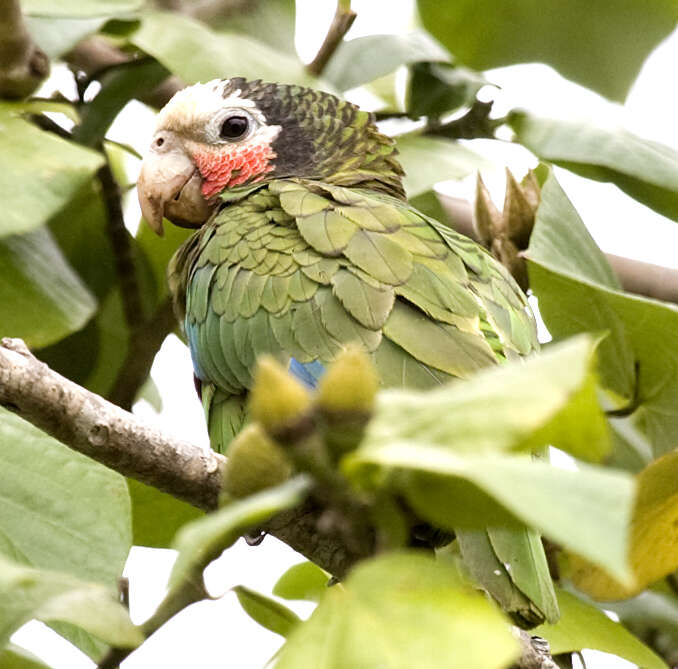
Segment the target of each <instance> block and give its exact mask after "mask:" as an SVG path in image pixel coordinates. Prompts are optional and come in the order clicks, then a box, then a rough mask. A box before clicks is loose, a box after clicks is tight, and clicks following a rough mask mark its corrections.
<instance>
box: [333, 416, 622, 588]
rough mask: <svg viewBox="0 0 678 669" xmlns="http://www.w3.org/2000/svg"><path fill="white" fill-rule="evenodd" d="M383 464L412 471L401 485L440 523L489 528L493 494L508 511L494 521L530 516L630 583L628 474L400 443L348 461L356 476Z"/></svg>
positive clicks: (413, 501)
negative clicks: (477, 513) (574, 469)
mask: <svg viewBox="0 0 678 669" xmlns="http://www.w3.org/2000/svg"><path fill="white" fill-rule="evenodd" d="M488 422H489V421H488ZM375 465H376V467H378V468H380V469H382V470H386V471H390V470H393V469H396V470H404V472H406V473H407V474H408V475H406V476H402V477H400V478H396V479H395V481H396V483H395V485H397V486H398V489H399V490H400V491H401V492H402V493H403V494H404V495H406V496H407V498H408V500H409V501H410V503H411V504H412V506H413V507H414V509H415V510H416V511H417V513H418V514H420V515H421V516H422V517H424V518H426V519H427V520H429V521H430V522H432V523H434V524H435V525H438V526H442V527H444V528H446V529H454V528H455V526H457V525H459V526H462V527H463V526H466V527H469V526H470V527H473V526H475V527H476V528H480V527H484V526H485V525H487V524H488V518H487V515H483V516H481V517H479V518H478V517H477V516H475V515H474V514H475V513H476V506H481V505H482V504H483V498H485V502H484V504H485V509H482V507H481V508H480V509H479V511H481V512H482V511H483V510H485V512H486V513H490V512H491V511H492V508H491V507H489V508H488V504H487V499H488V498H489V499H490V501H493V502H494V504H495V505H501V507H503V509H504V512H503V515H501V514H496V515H495V517H494V519H493V522H491V524H492V525H500V524H507V522H508V521H510V518H509V519H508V520H507V517H506V516H507V512H508V514H512V515H513V516H514V521H513V522H514V524H515V518H517V519H519V520H521V521H523V522H524V523H525V524H526V525H528V526H529V527H533V528H535V529H537V530H539V531H540V532H543V534H544V535H545V536H548V537H550V538H551V539H553V540H554V541H556V542H558V543H560V544H562V545H563V546H564V547H566V548H568V549H570V550H571V551H573V552H575V553H578V554H580V555H582V556H583V557H585V558H587V559H589V560H590V561H591V562H593V563H595V564H598V565H600V566H602V567H604V568H605V569H606V570H607V571H608V572H609V573H611V574H613V575H614V576H615V577H616V578H617V579H619V580H620V581H622V582H623V583H625V584H627V585H628V584H630V578H631V576H630V570H629V567H628V564H627V540H628V534H629V527H628V526H629V522H630V518H631V510H632V504H633V493H634V488H633V481H632V479H631V477H630V476H629V475H628V474H625V473H622V472H614V471H610V470H607V469H602V468H598V467H591V466H586V465H583V464H582V465H580V469H579V471H577V472H572V471H566V470H562V469H556V468H555V467H552V466H550V465H548V464H546V463H543V462H539V461H534V460H531V459H530V458H529V457H526V456H503V455H498V454H493V455H470V454H467V453H464V454H459V453H455V452H454V451H452V450H450V449H446V448H441V447H434V446H429V445H426V443H425V442H424V443H422V442H416V441H394V440H392V441H390V442H389V443H385V444H384V445H381V446H368V447H362V448H360V449H358V450H357V451H356V452H355V453H354V454H352V455H351V456H350V457H349V458H347V459H346V461H345V463H344V467H345V471H346V472H347V473H348V474H349V475H351V476H353V477H356V478H359V477H365V474H366V472H365V471H361V469H364V468H366V467H367V470H368V471H367V473H369V469H370V468H372V469H373V468H374V466H375ZM479 496H480V503H479V504H478V498H479ZM554 499H557V500H559V502H558V504H554V503H553V500H554ZM469 500H471V501H470V502H469ZM474 520H475V522H474Z"/></svg>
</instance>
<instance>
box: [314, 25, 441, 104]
mask: <svg viewBox="0 0 678 669" xmlns="http://www.w3.org/2000/svg"><path fill="white" fill-rule="evenodd" d="M449 60H450V54H449V53H447V51H446V50H445V49H444V48H443V47H442V46H440V44H438V43H437V42H436V41H435V40H434V39H433V38H432V37H431V36H430V35H428V34H427V33H425V32H423V31H419V32H413V33H410V34H408V35H368V36H366V37H357V38H356V39H352V40H348V41H344V42H341V43H340V44H339V47H338V48H337V50H336V51H335V52H334V54H333V55H332V58H331V59H330V61H329V62H328V63H327V67H326V68H325V70H324V72H323V77H325V78H326V79H327V80H328V81H330V82H332V83H333V84H334V85H335V86H336V87H337V88H338V89H339V90H342V91H345V90H348V89H349V88H356V87H357V86H360V85H361V84H366V83H367V82H369V81H372V80H373V79H377V78H378V77H382V76H383V75H385V74H388V73H389V72H393V70H395V69H396V68H398V67H400V66H401V65H410V64H411V63H419V62H421V61H434V62H435V61H437V62H443V63H445V62H449Z"/></svg>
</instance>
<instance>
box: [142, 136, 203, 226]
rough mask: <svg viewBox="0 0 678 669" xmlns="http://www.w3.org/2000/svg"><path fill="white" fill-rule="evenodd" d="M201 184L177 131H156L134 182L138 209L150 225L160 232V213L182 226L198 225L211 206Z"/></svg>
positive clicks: (161, 215) (196, 170)
mask: <svg viewBox="0 0 678 669" xmlns="http://www.w3.org/2000/svg"><path fill="white" fill-rule="evenodd" d="M201 187H202V178H201V177H200V173H199V172H198V169H197V168H196V166H195V164H194V162H193V160H191V158H190V157H189V156H188V155H187V153H186V151H185V150H184V148H183V145H182V143H181V141H180V139H179V138H178V137H177V135H176V134H175V133H173V132H171V131H169V130H160V131H158V132H156V134H155V136H154V137H153V141H152V142H151V149H150V151H149V153H148V155H147V156H146V158H144V162H143V163H142V165H141V174H140V175H139V180H138V182H137V194H138V196H139V204H140V205H141V213H142V214H143V216H144V218H145V219H146V222H147V223H148V225H149V226H150V227H151V229H152V230H153V231H154V232H156V233H157V234H158V235H160V236H162V234H163V229H162V219H163V217H166V218H168V219H170V220H171V221H172V223H175V224H176V225H180V226H182V227H189V228H195V227H200V226H201V225H202V224H203V223H204V222H205V221H206V220H207V219H208V218H209V215H210V213H211V212H212V209H213V206H212V205H210V204H209V203H208V202H207V200H205V198H204V197H203V195H202V191H201Z"/></svg>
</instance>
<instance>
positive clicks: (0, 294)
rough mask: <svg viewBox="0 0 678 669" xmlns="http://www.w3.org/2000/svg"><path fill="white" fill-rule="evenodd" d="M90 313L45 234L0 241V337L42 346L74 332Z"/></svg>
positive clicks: (92, 304) (88, 301)
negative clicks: (13, 338) (22, 340)
mask: <svg viewBox="0 0 678 669" xmlns="http://www.w3.org/2000/svg"><path fill="white" fill-rule="evenodd" d="M95 310H96V300H95V299H94V296H93V295H92V294H91V293H90V292H89V291H88V290H87V288H86V287H85V285H84V284H83V283H82V281H81V279H80V278H79V277H78V275H77V274H75V272H74V271H73V270H72V268H71V267H70V266H69V264H68V263H67V262H66V259H65V258H64V257H63V255H62V254H61V251H60V250H59V247H58V246H57V245H56V244H55V242H54V239H53V237H52V235H51V234H50V232H49V231H48V230H47V229H46V228H42V229H38V230H33V231H32V232H29V233H26V234H23V235H9V236H6V237H2V238H0V324H1V325H0V336H3V337H21V338H22V339H24V340H25V341H26V343H27V344H28V346H35V347H40V346H46V345H47V344H51V343H52V342H54V341H57V340H59V339H61V338H62V337H64V336H66V335H67V334H70V333H71V332H74V331H76V330H79V329H80V328H81V327H82V326H83V325H84V324H85V323H86V322H87V321H88V320H89V319H90V318H91V316H92V314H93V313H94V312H95Z"/></svg>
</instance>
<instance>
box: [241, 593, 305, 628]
mask: <svg viewBox="0 0 678 669" xmlns="http://www.w3.org/2000/svg"><path fill="white" fill-rule="evenodd" d="M233 592H235V595H236V597H237V598H238V601H239V602H240V606H242V608H243V609H244V611H245V613H247V615H248V616H249V617H250V618H252V620H254V621H255V622H257V623H259V624H260V625H261V626H262V627H265V628H266V629H267V630H269V631H270V632H273V633H274V634H279V635H280V636H283V637H288V636H289V634H290V632H291V631H292V630H293V629H294V628H295V627H296V626H297V625H298V624H299V623H300V622H301V618H300V617H299V616H298V615H297V614H296V613H294V611H292V610H291V609H288V608H287V607H286V606H283V605H282V604H280V603H279V602H276V601H275V600H274V599H271V598H270V597H266V596H265V595H262V594H261V593H259V592H255V591H254V590H250V589H249V588H246V587H245V586H244V585H236V586H235V587H234V588H233Z"/></svg>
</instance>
